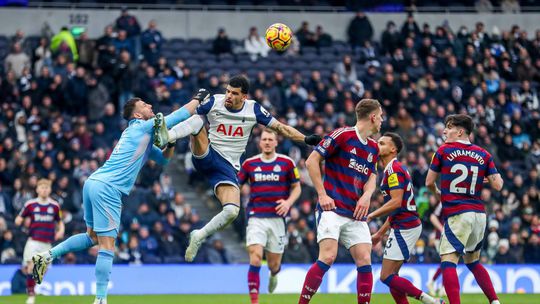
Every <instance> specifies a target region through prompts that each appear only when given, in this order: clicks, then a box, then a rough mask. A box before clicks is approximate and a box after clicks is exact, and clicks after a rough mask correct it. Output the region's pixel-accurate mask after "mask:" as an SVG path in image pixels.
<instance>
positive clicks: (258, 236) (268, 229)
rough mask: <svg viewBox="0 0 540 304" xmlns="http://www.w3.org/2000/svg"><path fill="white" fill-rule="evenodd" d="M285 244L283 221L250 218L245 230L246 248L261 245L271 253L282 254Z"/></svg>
mask: <svg viewBox="0 0 540 304" xmlns="http://www.w3.org/2000/svg"><path fill="white" fill-rule="evenodd" d="M286 243H287V233H286V231H285V220H284V219H283V218H280V217H272V218H259V217H250V218H249V220H248V225H247V228H246V246H248V247H249V246H251V245H255V244H257V245H262V246H263V247H264V249H265V250H266V251H268V252H272V253H283V251H285V244H286Z"/></svg>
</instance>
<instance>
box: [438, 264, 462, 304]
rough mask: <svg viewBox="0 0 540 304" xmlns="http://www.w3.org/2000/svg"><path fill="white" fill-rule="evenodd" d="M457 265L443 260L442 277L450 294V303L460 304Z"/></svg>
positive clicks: (447, 293) (448, 294)
mask: <svg viewBox="0 0 540 304" xmlns="http://www.w3.org/2000/svg"><path fill="white" fill-rule="evenodd" d="M456 267H457V265H456V264H454V263H452V262H442V263H441V269H442V278H443V286H444V290H446V295H447V296H448V301H450V304H460V303H461V300H460V298H459V279H458V275H457V271H456Z"/></svg>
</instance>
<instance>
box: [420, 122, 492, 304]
mask: <svg viewBox="0 0 540 304" xmlns="http://www.w3.org/2000/svg"><path fill="white" fill-rule="evenodd" d="M445 126H446V127H445V129H444V133H443V134H444V136H445V137H446V140H445V143H444V144H443V145H442V146H441V147H440V148H439V149H438V150H437V152H436V153H435V154H434V156H433V159H432V161H431V165H430V168H429V171H428V175H427V177H426V186H427V187H428V188H429V190H430V191H431V192H432V193H433V194H434V195H435V197H436V198H437V199H438V200H439V201H440V202H441V203H442V206H443V207H442V208H443V209H442V212H443V216H444V218H445V220H444V230H443V235H442V237H441V243H440V245H439V254H440V255H441V269H442V276H443V285H444V289H445V290H446V294H447V296H448V299H449V301H450V304H459V303H461V302H460V297H459V292H460V291H459V280H458V276H457V271H456V265H457V263H458V262H459V258H460V257H461V256H463V260H464V261H465V264H466V265H467V268H469V270H470V271H471V272H472V273H473V275H474V277H475V279H476V282H477V283H478V285H479V286H480V288H482V291H483V292H484V294H485V295H486V296H487V298H488V300H489V303H490V304H499V303H500V302H499V299H498V297H497V294H496V293H495V290H494V288H493V284H492V283H491V279H490V277H489V274H488V272H487V271H486V269H485V268H484V266H482V265H481V264H480V263H479V258H480V249H481V248H482V240H483V239H484V231H485V230H486V213H485V208H484V202H483V201H482V199H481V197H480V193H481V192H482V188H483V187H484V178H487V181H488V182H489V184H490V185H491V187H492V188H494V189H495V190H497V191H500V190H501V189H502V186H503V180H502V178H501V175H500V174H499V173H498V172H497V169H496V168H495V163H494V162H493V157H492V156H491V154H489V152H487V151H486V150H484V149H482V148H480V147H479V146H476V145H473V144H471V142H470V141H469V136H470V134H471V133H472V131H473V128H474V123H473V121H472V118H471V117H470V116H468V115H464V114H456V115H449V116H448V117H446V121H445ZM439 175H440V176H441V185H440V190H439V188H438V187H437V184H436V181H437V179H438V177H439Z"/></svg>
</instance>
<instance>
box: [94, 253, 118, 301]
mask: <svg viewBox="0 0 540 304" xmlns="http://www.w3.org/2000/svg"><path fill="white" fill-rule="evenodd" d="M113 258H114V252H112V251H110V250H104V249H100V250H99V253H98V257H97V261H96V298H99V299H106V298H107V292H108V286H109V277H110V276H111V268H112V264H113Z"/></svg>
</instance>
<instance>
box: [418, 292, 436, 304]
mask: <svg viewBox="0 0 540 304" xmlns="http://www.w3.org/2000/svg"><path fill="white" fill-rule="evenodd" d="M420 301H422V303H425V304H431V303H437V300H436V299H435V298H433V297H432V296H430V295H428V294H427V293H425V292H422V294H421V295H420Z"/></svg>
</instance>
